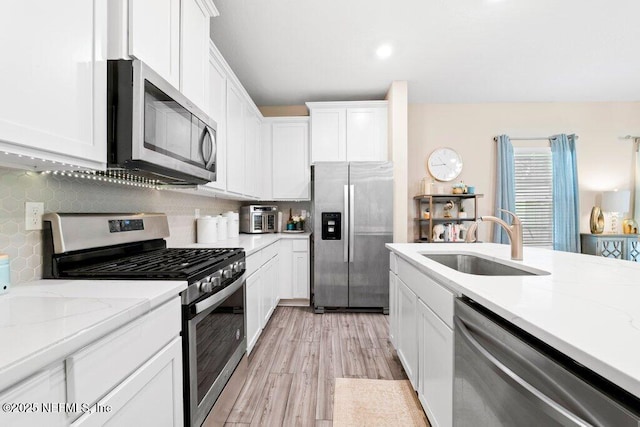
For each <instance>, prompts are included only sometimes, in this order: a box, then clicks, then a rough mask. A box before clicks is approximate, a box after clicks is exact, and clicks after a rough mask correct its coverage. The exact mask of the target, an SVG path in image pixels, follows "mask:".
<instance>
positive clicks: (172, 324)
mask: <svg viewBox="0 0 640 427" xmlns="http://www.w3.org/2000/svg"><path fill="white" fill-rule="evenodd" d="M180 309H181V306H180V298H175V299H173V300H172V301H170V302H168V303H166V304H165V305H163V306H161V307H160V308H157V309H156V310H154V311H152V312H151V313H149V314H147V315H145V316H143V317H141V318H140V319H138V320H136V321H134V322H132V323H131V324H130V325H128V326H126V327H124V328H122V329H120V330H118V331H116V332H113V333H112V334H110V335H108V336H106V337H105V338H103V339H101V340H99V341H98V342H96V343H95V344H91V345H89V346H88V347H86V348H84V349H83V350H80V351H79V352H77V353H75V354H73V355H72V356H70V357H69V358H68V359H67V400H68V401H69V402H83V403H87V404H92V403H94V402H96V401H97V400H98V399H100V398H101V397H102V396H104V395H105V394H106V393H108V392H109V391H110V390H111V389H113V387H115V386H116V385H118V384H119V383H120V382H122V381H123V380H124V379H125V378H127V377H128V376H129V375H131V373H133V372H134V371H135V370H136V369H138V368H139V367H140V366H141V365H142V364H143V363H145V362H146V361H147V360H148V359H149V358H150V357H151V356H152V355H154V354H155V353H157V352H158V350H160V349H161V348H162V347H164V346H165V345H167V343H169V341H171V340H172V339H173V338H175V337H176V336H178V335H179V334H180V328H181V314H180Z"/></svg>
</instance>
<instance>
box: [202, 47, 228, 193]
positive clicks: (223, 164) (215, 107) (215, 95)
mask: <svg viewBox="0 0 640 427" xmlns="http://www.w3.org/2000/svg"><path fill="white" fill-rule="evenodd" d="M210 47H211V51H210V56H209V109H208V112H209V115H210V116H211V118H212V119H213V121H214V122H216V125H217V129H216V147H217V152H216V180H215V181H214V182H210V183H208V184H207V186H209V187H212V188H216V189H218V190H226V189H227V76H226V74H225V70H224V65H223V61H224V59H222V56H220V54H219V52H218V50H217V49H216V48H215V46H213V43H211V44H210Z"/></svg>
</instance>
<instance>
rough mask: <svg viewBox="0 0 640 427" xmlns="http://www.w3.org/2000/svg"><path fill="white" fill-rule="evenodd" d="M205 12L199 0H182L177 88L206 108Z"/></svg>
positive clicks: (207, 16) (207, 21) (207, 61)
mask: <svg viewBox="0 0 640 427" xmlns="http://www.w3.org/2000/svg"><path fill="white" fill-rule="evenodd" d="M210 18H211V16H210V15H209V13H208V11H207V9H206V6H205V5H204V3H203V2H202V1H201V0H182V25H181V35H182V36H181V38H180V42H181V43H180V56H181V61H180V63H181V65H182V68H181V70H180V91H181V92H182V93H183V94H184V95H185V96H186V97H187V98H189V99H190V100H191V101H192V102H193V103H195V104H196V105H197V106H198V107H200V108H201V109H202V110H203V111H207V85H208V83H209V82H208V80H209V38H210V35H209V19H210Z"/></svg>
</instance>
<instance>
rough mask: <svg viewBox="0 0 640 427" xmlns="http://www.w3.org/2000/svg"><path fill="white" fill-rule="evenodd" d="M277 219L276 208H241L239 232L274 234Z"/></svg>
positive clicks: (252, 206)
mask: <svg viewBox="0 0 640 427" xmlns="http://www.w3.org/2000/svg"><path fill="white" fill-rule="evenodd" d="M277 218H278V207H277V206H263V205H250V206H241V207H240V231H241V232H243V233H275V232H276V229H277V221H278V219H277Z"/></svg>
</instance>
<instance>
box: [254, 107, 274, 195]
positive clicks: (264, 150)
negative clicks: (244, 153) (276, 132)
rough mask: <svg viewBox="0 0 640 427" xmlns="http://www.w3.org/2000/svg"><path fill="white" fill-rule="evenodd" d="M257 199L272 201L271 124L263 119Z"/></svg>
mask: <svg viewBox="0 0 640 427" xmlns="http://www.w3.org/2000/svg"><path fill="white" fill-rule="evenodd" d="M258 192H259V197H260V199H262V200H273V143H272V141H271V122H270V121H269V119H264V120H263V122H262V125H261V127H260V178H259V185H258Z"/></svg>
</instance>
